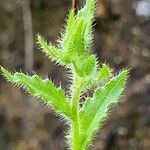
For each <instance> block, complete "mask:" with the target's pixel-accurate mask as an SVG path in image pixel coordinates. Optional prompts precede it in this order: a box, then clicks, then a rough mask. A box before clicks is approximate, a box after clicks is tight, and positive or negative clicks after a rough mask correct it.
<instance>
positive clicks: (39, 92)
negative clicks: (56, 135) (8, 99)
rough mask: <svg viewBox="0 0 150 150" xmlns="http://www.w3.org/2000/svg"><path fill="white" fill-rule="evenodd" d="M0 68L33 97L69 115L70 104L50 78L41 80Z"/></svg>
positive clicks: (37, 77)
mask: <svg viewBox="0 0 150 150" xmlns="http://www.w3.org/2000/svg"><path fill="white" fill-rule="evenodd" d="M0 70H1V72H2V74H3V76H4V77H5V78H6V79H7V80H8V81H10V82H11V83H13V84H15V85H18V86H21V87H23V88H24V89H25V90H27V91H28V92H29V93H30V94H31V95H32V96H34V97H40V98H42V99H43V102H44V103H46V104H47V105H48V106H52V107H53V108H54V109H55V110H56V111H57V112H59V113H61V114H62V115H63V114H64V115H65V116H68V117H70V116H71V114H70V104H69V102H68V101H67V100H66V98H65V94H64V92H63V90H62V89H61V88H56V87H55V86H54V85H53V83H52V82H51V81H50V80H48V79H45V80H42V79H41V78H40V77H39V76H38V75H33V76H28V75H25V74H23V73H18V72H16V73H15V74H11V73H10V72H8V71H7V70H6V69H4V68H3V67H0Z"/></svg>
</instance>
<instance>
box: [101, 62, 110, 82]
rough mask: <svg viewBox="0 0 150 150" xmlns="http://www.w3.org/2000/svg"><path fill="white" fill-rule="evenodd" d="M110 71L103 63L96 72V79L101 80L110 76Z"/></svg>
mask: <svg viewBox="0 0 150 150" xmlns="http://www.w3.org/2000/svg"><path fill="white" fill-rule="evenodd" d="M111 72H112V71H111V69H110V68H109V67H108V66H107V65H106V64H103V65H102V67H101V68H100V71H99V73H98V80H99V81H101V80H104V79H107V78H110V77H111V76H112V73H111Z"/></svg>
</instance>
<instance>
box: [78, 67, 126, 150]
mask: <svg viewBox="0 0 150 150" xmlns="http://www.w3.org/2000/svg"><path fill="white" fill-rule="evenodd" d="M127 74H128V71H127V70H125V71H122V72H121V73H120V74H119V75H118V76H116V77H114V78H112V79H111V80H110V81H109V82H108V83H106V84H105V85H104V86H103V87H101V88H97V89H96V91H95V93H94V95H93V97H92V98H88V99H87V100H86V102H85V104H84V106H83V108H82V109H81V111H80V119H81V122H80V123H81V126H80V132H81V134H82V146H83V148H84V147H86V145H87V144H88V143H89V142H90V141H91V139H92V137H93V134H94V133H95V132H96V131H97V130H98V128H99V127H100V125H102V121H103V119H106V117H107V111H108V109H109V106H110V105H111V104H116V103H117V102H118V99H119V97H120V95H121V93H122V91H123V89H124V86H125V81H126V78H127Z"/></svg>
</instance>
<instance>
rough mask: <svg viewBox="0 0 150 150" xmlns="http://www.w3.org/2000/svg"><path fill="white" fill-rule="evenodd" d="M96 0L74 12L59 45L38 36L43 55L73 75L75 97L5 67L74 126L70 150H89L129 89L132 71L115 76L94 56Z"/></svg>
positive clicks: (7, 75) (10, 78) (13, 79)
mask: <svg viewBox="0 0 150 150" xmlns="http://www.w3.org/2000/svg"><path fill="white" fill-rule="evenodd" d="M94 11H95V0H86V1H85V5H84V7H83V8H81V9H80V10H78V11H77V13H76V14H75V13H74V10H70V12H69V15H68V19H67V23H66V26H65V29H64V31H63V32H62V33H61V36H60V38H59V40H58V43H57V45H52V44H51V43H48V42H46V41H45V40H44V38H43V37H41V36H40V35H38V36H37V43H38V45H39V46H40V48H41V49H42V51H43V52H44V53H45V54H46V55H47V56H48V57H49V58H50V59H51V60H52V61H54V62H57V63H59V64H60V65H63V66H64V67H65V68H69V69H70V70H71V72H72V75H71V77H70V78H71V80H72V84H71V86H70V94H71V97H69V96H67V95H65V93H64V91H63V90H62V89H61V87H55V86H54V84H53V83H52V81H50V80H49V79H45V80H42V79H41V78H40V77H39V76H38V75H33V76H28V75H25V74H23V73H18V72H16V73H10V72H9V71H7V70H6V69H4V68H3V67H1V72H2V74H3V76H4V77H5V78H6V79H7V80H8V81H10V82H11V83H13V84H14V85H17V86H22V87H23V88H24V89H25V90H26V91H27V92H28V93H29V94H31V95H32V96H34V97H39V98H41V99H42V101H43V102H44V103H45V104H46V105H47V106H48V107H51V108H53V109H54V111H56V112H57V113H58V115H60V116H61V117H63V118H64V119H66V121H67V122H68V123H69V125H70V130H69V133H68V136H67V141H68V142H67V143H68V149H71V150H87V149H88V147H89V144H90V143H91V141H92V139H93V137H94V135H95V134H96V132H97V131H98V130H99V128H101V127H102V124H103V121H104V120H105V119H106V118H107V116H108V110H109V107H110V106H112V105H115V104H117V102H118V100H119V99H120V96H121V95H122V92H123V90H124V88H125V84H126V79H127V76H128V70H122V71H121V72H120V73H119V74H118V75H116V76H113V74H112V70H111V69H110V68H109V66H108V65H106V64H102V65H101V67H99V65H98V61H97V58H96V55H95V54H91V52H90V49H91V45H92V40H93V35H92V22H93V19H94ZM90 89H91V90H92V91H93V94H92V96H90V97H86V98H85V101H84V102H83V104H82V106H81V105H79V103H80V98H81V96H82V94H83V93H85V92H87V90H90Z"/></svg>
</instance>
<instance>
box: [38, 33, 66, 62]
mask: <svg viewBox="0 0 150 150" xmlns="http://www.w3.org/2000/svg"><path fill="white" fill-rule="evenodd" d="M37 43H38V44H39V46H40V48H41V49H42V51H43V52H44V53H45V54H46V55H47V56H48V57H49V58H50V59H51V60H52V61H56V62H58V63H60V64H61V65H65V64H67V62H66V61H64V59H63V56H64V53H63V51H62V50H60V49H58V48H56V47H55V46H53V45H51V44H48V43H47V42H46V41H45V40H44V38H42V37H41V36H40V35H38V36H37Z"/></svg>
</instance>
